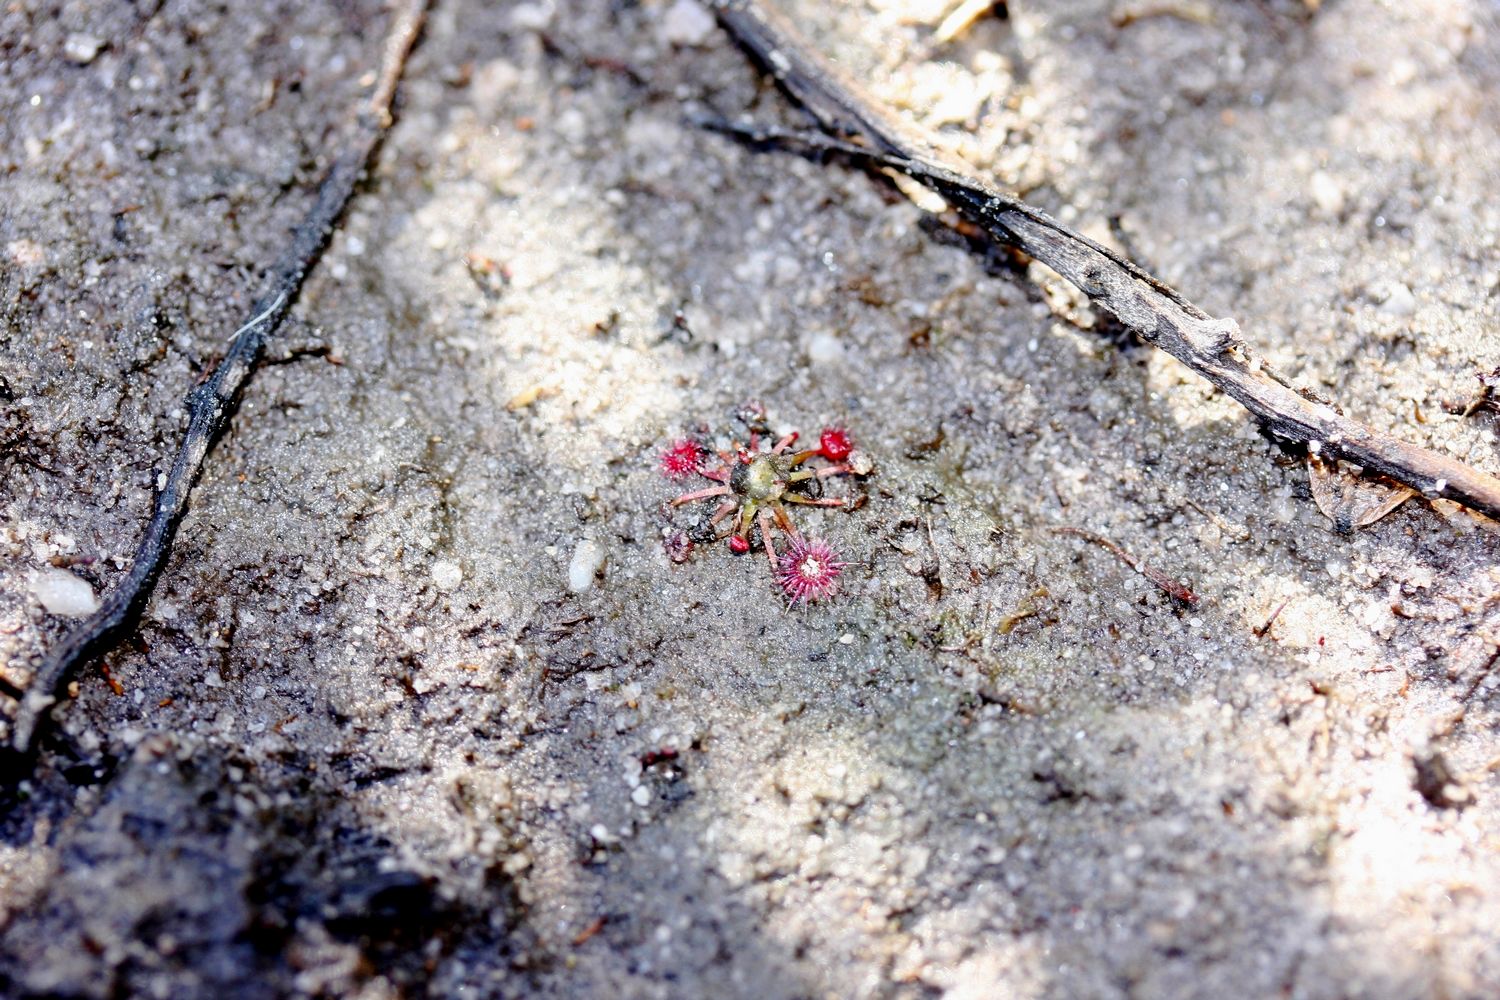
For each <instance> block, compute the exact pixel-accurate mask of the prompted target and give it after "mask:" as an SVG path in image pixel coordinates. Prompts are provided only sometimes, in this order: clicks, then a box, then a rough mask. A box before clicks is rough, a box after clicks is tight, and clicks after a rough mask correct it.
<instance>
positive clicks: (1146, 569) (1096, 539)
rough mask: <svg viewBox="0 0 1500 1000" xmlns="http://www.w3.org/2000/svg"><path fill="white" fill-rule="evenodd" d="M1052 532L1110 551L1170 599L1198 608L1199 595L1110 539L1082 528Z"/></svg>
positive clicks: (1060, 529)
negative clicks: (1080, 539) (1073, 537)
mask: <svg viewBox="0 0 1500 1000" xmlns="http://www.w3.org/2000/svg"><path fill="white" fill-rule="evenodd" d="M1052 531H1053V532H1054V533H1055V534H1059V535H1073V536H1075V537H1078V538H1082V539H1083V540H1084V541H1085V542H1091V543H1093V544H1094V545H1097V546H1099V547H1100V548H1102V549H1108V550H1109V551H1110V552H1112V553H1113V554H1114V556H1115V558H1116V559H1119V560H1120V562H1122V563H1124V564H1125V565H1126V566H1129V567H1130V568H1131V569H1133V570H1135V571H1136V572H1137V573H1139V574H1141V576H1144V577H1145V578H1146V579H1148V580H1150V581H1151V582H1152V583H1154V584H1155V585H1156V586H1157V588H1158V589H1160V590H1161V591H1162V592H1163V593H1165V594H1166V595H1167V596H1168V597H1170V598H1172V600H1174V601H1181V602H1182V603H1183V604H1186V605H1187V606H1188V607H1190V608H1196V607H1197V606H1198V595H1197V594H1195V593H1193V592H1192V591H1191V590H1189V589H1188V588H1187V587H1185V586H1184V585H1182V584H1181V583H1178V582H1177V581H1176V580H1174V579H1172V578H1171V577H1170V576H1168V575H1167V574H1165V573H1163V572H1162V571H1161V570H1159V569H1157V568H1156V567H1155V566H1151V565H1149V564H1147V563H1143V562H1141V561H1140V560H1139V559H1137V558H1136V557H1135V556H1133V555H1131V554H1130V553H1129V552H1126V551H1125V550H1124V549H1122V548H1120V546H1118V545H1116V544H1115V543H1114V542H1112V541H1110V540H1109V539H1108V538H1105V537H1104V536H1103V535H1096V534H1094V533H1093V532H1092V531H1084V530H1083V529H1082V528H1068V527H1063V528H1053V529H1052Z"/></svg>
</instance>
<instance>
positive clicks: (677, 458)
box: [657, 438, 703, 480]
mask: <svg viewBox="0 0 1500 1000" xmlns="http://www.w3.org/2000/svg"><path fill="white" fill-rule="evenodd" d="M702 462H703V446H702V445H701V444H699V443H698V442H697V441H694V440H693V439H692V438H678V439H677V440H676V441H673V442H672V443H671V444H669V445H667V447H666V448H665V449H663V450H662V453H661V456H660V457H659V458H658V459H657V466H658V468H660V469H661V474H662V475H663V476H666V477H667V478H668V479H672V480H682V479H686V478H687V477H688V476H691V475H692V474H693V473H695V472H697V471H698V466H699V465H700V464H702Z"/></svg>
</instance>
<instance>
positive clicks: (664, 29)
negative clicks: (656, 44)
mask: <svg viewBox="0 0 1500 1000" xmlns="http://www.w3.org/2000/svg"><path fill="white" fill-rule="evenodd" d="M713 32H714V16H713V15H712V14H710V13H709V12H708V11H707V10H705V9H704V8H703V5H702V4H700V3H697V2H696V0H677V2H676V3H674V4H673V5H672V6H671V7H668V8H667V12H666V13H665V14H663V15H662V19H661V40H662V41H663V42H665V43H666V44H668V45H702V44H703V43H704V42H706V41H708V39H709V36H710V35H712V34H713Z"/></svg>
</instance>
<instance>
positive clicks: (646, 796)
mask: <svg viewBox="0 0 1500 1000" xmlns="http://www.w3.org/2000/svg"><path fill="white" fill-rule="evenodd" d="M630 801H632V802H634V803H635V804H636V805H638V806H640V807H641V808H642V809H644V808H646V807H647V806H648V805H650V804H651V789H650V788H648V787H646V786H645V785H636V786H635V791H633V792H631V793H630Z"/></svg>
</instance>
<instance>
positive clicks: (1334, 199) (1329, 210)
mask: <svg viewBox="0 0 1500 1000" xmlns="http://www.w3.org/2000/svg"><path fill="white" fill-rule="evenodd" d="M1307 187H1308V191H1309V193H1310V194H1311V195H1312V199H1313V202H1314V203H1315V204H1316V205H1317V206H1318V209H1319V210H1320V211H1321V212H1322V213H1323V214H1324V215H1338V214H1339V213H1340V212H1342V211H1343V210H1344V189H1343V188H1341V187H1340V186H1339V182H1338V181H1337V180H1335V179H1334V178H1333V176H1332V175H1331V174H1327V173H1324V172H1323V171H1321V170H1315V171H1313V175H1312V176H1311V177H1309V178H1308V179H1307Z"/></svg>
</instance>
